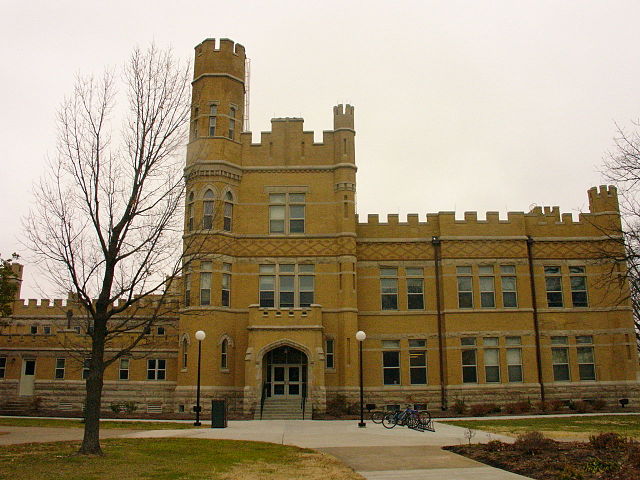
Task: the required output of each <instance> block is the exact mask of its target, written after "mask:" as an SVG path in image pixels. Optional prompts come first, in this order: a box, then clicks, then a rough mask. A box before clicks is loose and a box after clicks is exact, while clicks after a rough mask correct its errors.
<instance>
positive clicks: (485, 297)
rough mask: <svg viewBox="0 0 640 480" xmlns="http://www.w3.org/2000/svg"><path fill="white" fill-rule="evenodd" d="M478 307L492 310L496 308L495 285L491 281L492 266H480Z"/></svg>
mask: <svg viewBox="0 0 640 480" xmlns="http://www.w3.org/2000/svg"><path fill="white" fill-rule="evenodd" d="M478 272H479V274H480V306H481V307H482V308H494V307H495V306H496V294H495V284H494V281H493V266H492V265H480V267H478Z"/></svg>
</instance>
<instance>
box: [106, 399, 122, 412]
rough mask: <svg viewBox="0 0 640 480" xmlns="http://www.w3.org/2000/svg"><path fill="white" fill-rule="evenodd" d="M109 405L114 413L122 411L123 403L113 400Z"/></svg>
mask: <svg viewBox="0 0 640 480" xmlns="http://www.w3.org/2000/svg"><path fill="white" fill-rule="evenodd" d="M109 407H110V408H111V411H112V412H113V413H120V412H121V410H122V409H121V404H120V403H118V402H111V404H110V405H109Z"/></svg>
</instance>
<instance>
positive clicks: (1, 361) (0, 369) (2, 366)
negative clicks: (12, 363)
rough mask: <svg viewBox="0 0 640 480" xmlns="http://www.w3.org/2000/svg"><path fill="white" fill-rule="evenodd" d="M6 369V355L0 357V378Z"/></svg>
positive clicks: (3, 375)
mask: <svg viewBox="0 0 640 480" xmlns="http://www.w3.org/2000/svg"><path fill="white" fill-rule="evenodd" d="M6 370H7V357H0V378H4V377H5V374H6Z"/></svg>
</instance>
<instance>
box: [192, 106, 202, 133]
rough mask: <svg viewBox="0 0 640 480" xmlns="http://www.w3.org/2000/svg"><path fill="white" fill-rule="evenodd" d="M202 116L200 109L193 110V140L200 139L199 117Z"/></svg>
mask: <svg viewBox="0 0 640 480" xmlns="http://www.w3.org/2000/svg"><path fill="white" fill-rule="evenodd" d="M199 115H200V109H199V108H198V107H196V108H194V109H193V122H192V125H191V131H192V132H193V137H192V138H198V116H199Z"/></svg>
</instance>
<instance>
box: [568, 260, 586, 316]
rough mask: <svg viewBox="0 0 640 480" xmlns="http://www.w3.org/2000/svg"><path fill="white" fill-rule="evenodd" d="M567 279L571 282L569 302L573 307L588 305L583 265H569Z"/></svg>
mask: <svg viewBox="0 0 640 480" xmlns="http://www.w3.org/2000/svg"><path fill="white" fill-rule="evenodd" d="M569 280H570V282H571V303H573V306H574V307H588V306H589V302H588V301H587V277H586V276H585V269H584V267H569Z"/></svg>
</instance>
